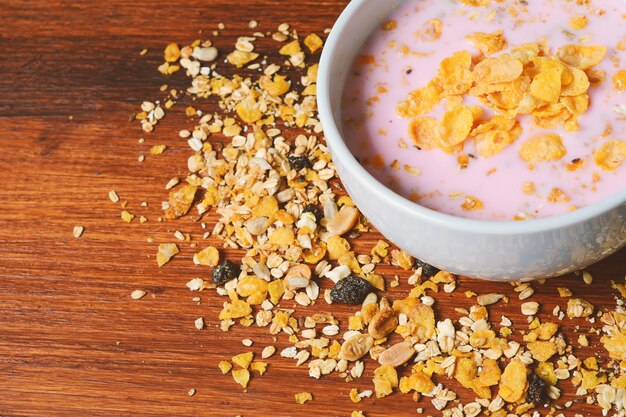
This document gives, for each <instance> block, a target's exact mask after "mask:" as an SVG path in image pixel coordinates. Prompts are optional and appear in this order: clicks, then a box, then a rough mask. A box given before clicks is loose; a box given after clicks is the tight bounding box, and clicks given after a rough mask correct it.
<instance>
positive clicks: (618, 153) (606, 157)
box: [593, 140, 626, 171]
mask: <svg viewBox="0 0 626 417" xmlns="http://www.w3.org/2000/svg"><path fill="white" fill-rule="evenodd" d="M593 160H594V161H595V163H596V165H597V166H599V167H600V168H602V169H603V170H605V171H614V170H616V169H617V168H619V167H620V166H622V163H623V162H624V161H625V160H626V142H625V141H622V140H611V141H608V142H605V143H604V144H603V145H602V146H601V147H600V149H598V150H597V151H596V152H595V153H594V155H593Z"/></svg>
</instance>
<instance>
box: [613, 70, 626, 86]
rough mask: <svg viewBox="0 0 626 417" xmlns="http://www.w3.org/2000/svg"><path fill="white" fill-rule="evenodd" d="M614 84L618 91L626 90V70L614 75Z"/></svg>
mask: <svg viewBox="0 0 626 417" xmlns="http://www.w3.org/2000/svg"><path fill="white" fill-rule="evenodd" d="M613 86H614V87H615V89H616V90H617V91H624V90H626V70H621V71H618V72H616V73H615V75H613Z"/></svg>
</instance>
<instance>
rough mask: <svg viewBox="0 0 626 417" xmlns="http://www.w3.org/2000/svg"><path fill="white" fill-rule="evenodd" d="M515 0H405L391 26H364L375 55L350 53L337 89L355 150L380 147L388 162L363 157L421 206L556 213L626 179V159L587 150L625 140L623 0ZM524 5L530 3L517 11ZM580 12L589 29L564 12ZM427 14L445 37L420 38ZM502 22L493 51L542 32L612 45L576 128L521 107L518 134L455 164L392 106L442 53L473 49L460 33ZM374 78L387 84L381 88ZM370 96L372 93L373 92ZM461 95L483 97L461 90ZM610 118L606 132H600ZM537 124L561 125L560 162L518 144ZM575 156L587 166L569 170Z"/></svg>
mask: <svg viewBox="0 0 626 417" xmlns="http://www.w3.org/2000/svg"><path fill="white" fill-rule="evenodd" d="M520 3H522V2H519V1H513V0H504V1H502V2H499V3H497V2H495V1H492V4H491V6H489V7H486V8H475V7H470V6H465V5H462V4H460V3H459V2H457V1H451V0H445V1H432V0H409V1H406V2H405V3H404V4H402V5H401V6H400V7H399V8H398V9H397V10H395V11H394V12H393V13H392V14H391V15H390V16H389V20H395V21H397V28H396V29H394V30H391V31H384V30H382V29H381V28H378V29H376V30H375V31H374V33H373V34H372V35H371V36H370V38H369V40H368V41H367V42H366V44H365V45H364V46H363V49H362V50H361V52H360V55H371V56H373V57H374V58H375V62H374V64H367V65H357V64H356V63H355V65H354V66H353V69H352V71H351V74H350V75H349V76H348V79H347V82H346V87H345V91H344V96H343V101H344V105H343V111H344V113H343V120H344V126H343V128H344V137H345V138H346V141H347V143H348V146H349V148H350V149H351V151H352V152H353V154H354V155H355V156H356V157H357V158H358V159H359V160H361V161H364V160H368V159H369V160H371V159H372V157H373V156H375V155H380V156H382V158H383V160H384V162H385V165H384V168H377V169H374V168H373V167H372V165H369V164H368V165H366V168H367V169H368V170H369V171H370V172H371V173H372V174H373V175H374V176H375V177H376V178H377V179H378V180H379V181H381V182H382V183H384V184H386V185H387V186H389V187H390V188H392V189H394V190H395V191H396V192H397V193H399V194H400V195H403V196H405V197H406V198H409V199H412V200H414V201H416V202H417V203H419V204H420V205H423V206H425V207H428V208H431V209H434V210H437V211H440V212H444V213H448V214H451V215H455V216H460V217H467V218H475V219H484V220H512V219H514V218H516V216H517V217H518V218H519V217H526V218H539V217H548V216H554V215H558V214H562V213H565V212H567V211H569V210H572V209H574V207H583V206H587V205H590V204H593V203H595V202H597V201H600V200H602V199H604V198H606V197H608V196H610V195H612V194H614V193H616V192H618V191H620V190H621V189H623V188H625V187H626V164H623V165H622V166H621V167H620V168H618V169H617V170H615V171H603V170H601V169H600V168H599V167H597V166H596V165H595V164H594V162H593V152H594V150H595V149H597V148H599V147H600V146H601V145H602V143H604V142H605V141H607V140H611V139H618V140H626V115H624V114H621V113H619V112H618V111H616V108H618V106H620V105H623V106H625V107H626V91H622V92H619V91H617V90H616V89H615V88H614V87H613V82H612V79H613V75H614V74H615V73H616V72H617V71H619V70H620V69H626V52H625V51H623V50H619V49H618V48H617V45H618V44H619V43H620V41H621V42H625V41H626V37H624V38H622V37H623V36H624V34H626V29H624V28H625V27H626V1H623V0H604V1H598V0H591V1H590V2H589V4H588V5H578V4H576V2H575V1H566V0H531V1H528V2H523V3H527V4H526V5H525V6H520ZM512 7H514V8H516V9H517V10H519V11H520V15H519V16H518V17H517V18H514V17H512V16H511V15H510V13H509V12H508V10H509V9H510V8H512ZM524 7H525V9H526V11H522V10H523V9H524ZM494 11H495V15H494V14H493V13H494ZM600 11H602V12H603V13H601V12H600ZM490 13H491V14H490ZM581 14H584V15H586V16H587V17H588V20H589V24H588V26H587V27H586V28H585V29H582V30H573V29H572V28H571V27H570V26H569V21H570V19H571V18H572V17H573V16H574V15H581ZM431 19H439V20H441V22H442V23H443V26H442V34H441V37H440V38H439V39H438V40H436V41H432V42H425V41H421V40H419V39H418V37H417V35H416V32H417V31H418V30H420V29H421V28H422V27H423V25H424V24H425V22H428V21H430V20H431ZM489 19H491V20H489ZM500 29H501V30H502V31H503V34H504V37H505V38H506V40H507V42H508V47H507V49H505V50H504V51H502V52H500V53H497V54H495V55H494V56H498V55H500V54H501V53H506V52H507V51H508V50H509V49H512V48H514V47H516V46H519V45H522V44H525V43H529V42H538V41H540V40H541V38H542V37H543V38H546V39H547V40H548V44H549V46H550V48H551V51H552V53H553V54H554V53H556V50H557V49H558V48H559V47H561V46H562V45H566V44H572V43H581V44H587V45H604V46H606V47H607V48H608V50H609V53H608V55H607V57H606V58H605V59H604V61H603V62H602V63H601V64H600V65H598V66H596V67H595V68H596V69H602V70H604V71H606V80H605V81H604V83H602V84H601V85H600V86H596V87H591V88H590V90H589V92H588V94H589V96H590V101H591V104H590V107H589V109H588V110H587V112H586V113H585V114H584V115H582V116H581V117H580V119H579V126H580V129H579V131H577V132H565V131H564V130H563V129H562V128H557V129H549V130H547V129H541V128H539V127H537V126H535V125H534V124H533V121H532V119H531V118H529V117H520V116H518V119H519V120H520V122H521V125H522V128H523V133H522V135H521V136H520V138H519V139H518V140H517V141H516V142H515V143H514V144H512V145H511V146H509V147H508V148H506V149H505V150H504V151H503V152H502V153H500V154H498V155H496V156H494V157H492V158H488V159H482V158H480V157H477V158H476V159H471V161H470V163H469V166H468V168H466V169H463V170H460V169H459V165H458V162H457V155H449V154H446V153H444V152H442V151H440V150H438V149H435V150H428V151H425V150H419V149H416V148H415V147H414V146H413V143H412V141H411V139H410V137H409V134H408V126H409V122H410V120H409V119H402V118H400V117H399V116H398V115H397V114H396V107H397V105H398V103H399V102H400V101H402V100H403V99H405V97H406V96H407V94H408V93H409V92H410V91H412V90H415V89H418V88H420V87H423V86H425V85H426V84H427V83H428V81H429V80H431V79H433V78H434V77H435V75H436V74H437V71H438V68H439V64H440V62H441V61H442V60H443V59H444V58H446V57H448V56H450V55H452V53H454V52H456V51H460V50H468V51H470V52H471V53H472V54H478V53H479V52H478V50H477V49H475V48H474V47H473V46H471V45H470V44H469V43H468V42H467V41H466V40H465V36H467V35H468V34H471V33H474V32H485V33H492V32H495V31H497V30H500ZM403 47H405V48H406V47H408V48H409V49H410V53H408V54H406V53H402V52H401V50H402V48H403ZM405 51H406V49H405ZM379 87H383V88H384V90H386V91H387V92H385V93H380V90H379ZM372 97H376V98H377V99H376V100H377V101H372V100H370V99H371V98H372ZM368 101H369V103H368ZM465 104H466V105H473V104H479V105H480V103H479V102H478V101H477V100H475V99H474V98H473V97H467V96H466V97H465ZM481 107H483V108H484V110H485V114H486V115H487V116H491V115H492V114H493V112H491V111H490V110H489V109H488V108H486V107H485V106H483V105H481ZM443 111H444V105H443V102H442V104H441V105H440V106H439V107H437V108H436V109H435V110H434V111H433V112H431V113H430V114H427V115H429V116H434V117H440V116H441V115H442V114H443ZM607 127H610V128H611V130H612V133H611V134H610V135H609V136H603V134H604V133H605V131H606V129H607ZM541 133H556V134H559V135H561V136H562V137H563V139H564V145H565V147H566V148H567V155H566V156H565V157H564V158H563V159H561V160H559V161H556V162H549V163H540V164H537V165H536V167H535V168H534V169H533V170H530V169H529V168H528V166H527V165H526V164H525V163H524V162H523V161H522V160H521V159H520V157H519V155H518V151H519V148H520V147H521V145H522V143H523V142H524V141H525V140H526V139H528V138H531V137H533V136H536V135H538V134H541ZM402 142H404V143H406V144H408V145H409V146H408V148H403V147H402V146H401V143H402ZM464 151H465V153H467V154H474V155H475V154H476V152H475V148H474V144H473V142H472V141H469V143H467V144H466V146H465V150H464ZM576 158H581V159H583V161H584V165H583V167H582V168H580V169H578V170H576V171H573V172H572V171H569V170H567V169H566V165H567V163H569V162H570V161H572V160H574V159H576ZM394 161H397V162H396V166H398V165H399V166H400V167H403V166H404V165H408V166H410V167H413V168H417V169H418V170H419V171H420V172H421V173H420V174H419V175H415V174H414V173H413V175H410V174H408V173H406V172H405V171H404V170H403V169H402V168H400V169H399V170H397V169H394V168H392V166H391V165H392V163H393V162H394ZM594 175H596V181H594V180H593V176H594ZM598 175H599V178H600V181H598V180H597V178H598V177H597V176H598ZM526 182H534V183H535V185H536V191H535V193H534V194H532V195H528V194H526V193H524V192H523V187H524V183H526ZM555 187H556V188H560V189H561V190H563V191H564V192H565V193H566V194H567V195H568V196H569V197H570V198H571V201H569V202H567V203H549V202H548V201H547V197H548V195H549V194H550V191H551V190H552V189H553V188H555ZM459 195H462V196H473V197H476V198H478V199H480V200H481V201H482V202H483V203H484V208H483V209H481V210H476V211H466V210H463V209H462V208H461V205H462V203H463V201H465V200H464V198H458V196H459ZM454 197H456V198H454Z"/></svg>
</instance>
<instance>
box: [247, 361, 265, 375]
mask: <svg viewBox="0 0 626 417" xmlns="http://www.w3.org/2000/svg"><path fill="white" fill-rule="evenodd" d="M250 369H251V370H253V371H256V372H258V373H259V375H263V374H264V373H265V372H267V362H252V363H251V364H250Z"/></svg>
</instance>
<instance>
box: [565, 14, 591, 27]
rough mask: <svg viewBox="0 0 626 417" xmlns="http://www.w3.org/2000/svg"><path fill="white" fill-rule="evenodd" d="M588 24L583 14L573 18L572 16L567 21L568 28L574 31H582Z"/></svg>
mask: <svg viewBox="0 0 626 417" xmlns="http://www.w3.org/2000/svg"><path fill="white" fill-rule="evenodd" d="M588 24H589V19H588V18H587V16H585V15H584V14H577V15H575V16H572V18H571V19H570V21H569V26H570V27H571V28H572V29H575V30H580V29H584V28H586V27H587V25H588Z"/></svg>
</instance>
